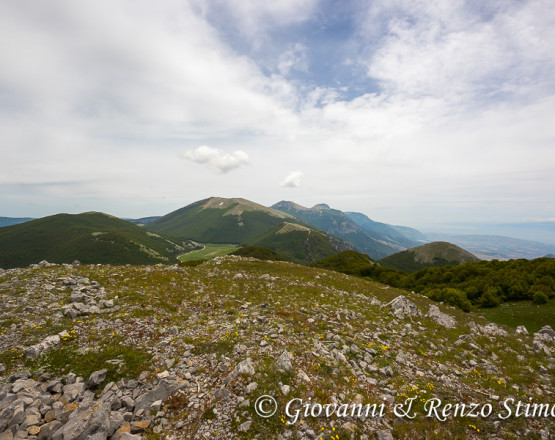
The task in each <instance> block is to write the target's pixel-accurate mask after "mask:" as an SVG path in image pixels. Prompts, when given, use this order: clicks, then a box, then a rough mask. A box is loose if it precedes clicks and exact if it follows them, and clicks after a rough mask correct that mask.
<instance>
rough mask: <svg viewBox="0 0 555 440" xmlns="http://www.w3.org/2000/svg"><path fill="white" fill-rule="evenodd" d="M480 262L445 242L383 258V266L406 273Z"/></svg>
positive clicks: (381, 262)
mask: <svg viewBox="0 0 555 440" xmlns="http://www.w3.org/2000/svg"><path fill="white" fill-rule="evenodd" d="M473 261H480V259H479V258H478V257H476V256H475V255H473V254H471V253H470V252H468V251H466V250H464V249H463V248H461V247H459V246H457V245H454V244H452V243H447V242H444V241H434V242H432V243H427V244H424V245H422V246H418V247H415V248H411V249H407V250H406V251H403V252H399V253H397V254H393V255H390V256H388V257H385V258H382V259H381V260H379V261H378V262H379V263H380V264H381V265H382V266H387V267H393V268H395V269H400V270H404V271H406V272H416V271H417V270H420V269H423V268H425V267H441V266H448V265H458V264H462V263H470V262H473Z"/></svg>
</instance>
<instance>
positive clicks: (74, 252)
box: [0, 197, 555, 267]
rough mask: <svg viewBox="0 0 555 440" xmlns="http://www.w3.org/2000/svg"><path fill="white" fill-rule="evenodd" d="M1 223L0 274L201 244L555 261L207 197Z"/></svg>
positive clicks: (316, 213) (161, 254)
mask: <svg viewBox="0 0 555 440" xmlns="http://www.w3.org/2000/svg"><path fill="white" fill-rule="evenodd" d="M0 220H1V222H0V224H10V223H12V224H11V226H5V227H0V267H14V266H24V265H28V264H31V263H36V262H38V261H40V260H42V259H47V260H50V261H52V262H71V261H72V260H73V259H78V260H80V261H82V262H98V263H110V264H124V263H132V264H150V263H154V262H171V261H175V258H176V256H177V255H178V254H180V253H185V252H187V251H190V250H192V249H197V248H199V247H200V246H202V243H213V244H217V243H220V244H236V245H251V246H257V247H266V248H270V249H272V250H273V251H275V252H278V253H279V254H281V255H283V256H284V257H286V258H287V259H289V260H290V261H293V262H296V263H301V264H310V263H313V262H315V261H318V260H319V259H322V258H326V257H329V256H331V255H333V254H335V253H338V252H341V251H345V250H357V251H360V252H362V253H364V254H366V255H368V256H369V257H370V258H371V259H373V260H381V261H382V262H383V263H381V264H386V265H387V264H392V265H394V266H393V267H396V266H395V264H398V263H391V261H399V260H403V259H404V260H406V259H407V254H401V256H397V257H395V258H394V259H393V260H387V259H385V258H387V257H389V256H391V255H393V254H397V253H399V252H403V251H405V250H407V249H411V248H417V247H418V246H420V245H422V244H423V243H426V242H427V241H432V240H438V241H449V242H452V243H454V244H457V245H459V246H461V247H463V248H465V249H467V250H468V251H471V252H473V253H474V254H475V255H476V256H477V257H479V258H486V259H491V258H499V259H508V258H520V257H522V256H523V254H525V257H526V258H537V257H541V256H544V255H548V254H553V253H555V246H550V245H542V244H541V243H535V242H528V241H524V240H516V239H511V238H507V237H498V236H452V237H450V238H452V239H447V238H444V236H439V235H432V234H429V235H424V234H422V233H421V232H420V231H418V230H416V229H413V228H409V227H406V226H394V225H388V224H385V223H380V222H377V221H374V220H372V219H370V218H369V217H367V216H366V215H364V214H362V213H358V212H342V211H340V210H337V209H333V208H331V207H329V206H328V205H326V204H318V205H315V206H313V207H312V208H307V207H303V206H301V205H299V204H296V203H294V202H291V201H281V202H278V203H276V204H275V205H273V206H271V207H266V206H263V205H260V204H258V203H254V202H252V201H249V200H245V199H241V198H221V197H210V198H208V199H204V200H200V201H198V202H194V203H192V204H190V205H187V206H185V207H183V208H180V209H178V210H175V211H173V212H171V213H169V214H166V215H164V216H151V217H144V218H140V219H126V221H124V220H122V219H117V218H115V217H113V216H110V215H107V214H102V213H85V214H78V215H69V214H58V215H55V216H50V217H45V218H42V219H36V220H28V219H26V218H18V219H11V218H6V217H4V218H0ZM13 223H19V224H13ZM199 243H201V244H200V245H199ZM434 249H436V250H438V248H437V247H436V248H434ZM413 255H414V254H413ZM435 258H436V261H435V262H434V261H426V262H425V264H426V265H432V266H433V265H435V264H436V263H438V262H443V263H444V262H445V261H448V262H455V261H456V259H450V258H444V256H443V255H442V253H441V252H440V251H439V250H438V254H437V255H435ZM419 264H420V263H419ZM411 265H412V263H411ZM413 266H414V265H412V266H411V267H413ZM414 267H416V266H414Z"/></svg>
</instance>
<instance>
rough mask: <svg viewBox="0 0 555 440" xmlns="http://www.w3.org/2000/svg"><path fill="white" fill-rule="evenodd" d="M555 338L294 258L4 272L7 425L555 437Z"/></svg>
mask: <svg viewBox="0 0 555 440" xmlns="http://www.w3.org/2000/svg"><path fill="white" fill-rule="evenodd" d="M554 343H555V332H554V331H553V330H552V329H551V328H550V327H548V326H546V327H544V328H543V329H542V330H540V332H538V333H536V334H535V335H529V334H528V332H527V331H526V329H525V328H523V327H520V328H518V329H516V331H515V330H514V329H510V328H502V327H500V326H497V325H496V324H493V323H490V322H488V321H486V320H483V319H482V318H480V317H477V316H475V315H471V314H464V313H462V312H460V311H458V310H455V309H453V308H450V307H444V306H441V305H438V304H435V303H431V302H430V301H428V300H427V299H425V298H422V297H420V296H418V295H414V294H411V293H408V292H404V291H401V290H396V289H392V288H389V287H387V286H383V285H380V284H377V283H373V282H369V281H365V280H362V279H358V278H353V277H349V276H346V275H342V274H338V273H334V272H328V271H324V270H317V269H311V268H306V267H303V266H297V265H294V264H289V263H270V262H261V261H256V260H252V259H244V258H240V257H223V258H217V259H215V260H213V261H210V262H207V263H204V264H202V265H200V266H197V267H180V266H177V265H175V266H164V265H157V266H105V265H79V264H77V263H75V264H73V265H67V264H65V265H52V264H49V263H46V262H42V263H41V264H38V265H33V266H31V267H29V268H24V269H10V270H5V271H2V270H0V440H3V439H12V438H15V439H17V438H27V439H51V438H52V439H59V440H68V439H98V440H100V439H138V438H148V439H166V438H167V439H209V438H210V439H222V440H223V439H321V440H324V439H333V440H338V439H351V438H352V439H375V438H377V439H382V440H383V439H417V438H422V439H424V438H426V439H427V438H438V439H439V438H442V439H445V438H449V439H457V438H460V439H466V438H488V439H523V438H530V439H550V438H553V433H554V432H555V423H554V422H555V402H554V398H553V385H552V384H553V382H552V381H553V375H554V372H555V359H554V357H553V353H554ZM272 399H273V401H275V404H276V406H275V407H273V406H272V405H273V404H272ZM409 403H410V405H411V406H410V407H408V406H407V405H408V404H409ZM462 404H465V405H466V407H465V408H466V413H465V411H464V410H463V411H462V413H461V412H459V413H453V410H452V409H451V410H449V408H448V405H459V410H460V405H462ZM326 405H327V407H326ZM357 405H358V406H357ZM399 405H404V406H400V407H399ZM325 408H327V410H328V411H329V412H330V414H329V417H328V416H327V415H326V409H325ZM353 408H354V410H353ZM430 408H435V410H431V409H430ZM471 408H472V413H473V412H474V410H476V411H477V414H478V416H477V417H473V416H472V415H469V414H472V413H471V412H470V409H471ZM361 409H362V411H361ZM365 409H366V412H365V411H364V410H365ZM409 409H410V410H409ZM490 409H491V411H490ZM274 410H275V413H274V414H273V415H271V416H269V417H265V416H268V415H270V413H272V411H274ZM403 411H404V415H403Z"/></svg>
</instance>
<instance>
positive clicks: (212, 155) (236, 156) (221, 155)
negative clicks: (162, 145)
mask: <svg viewBox="0 0 555 440" xmlns="http://www.w3.org/2000/svg"><path fill="white" fill-rule="evenodd" d="M181 157H182V158H184V159H188V160H191V161H193V162H196V163H199V164H204V165H208V166H210V167H212V168H215V169H216V170H218V171H219V172H220V173H227V172H228V171H231V170H233V169H235V168H239V167H240V166H242V165H246V164H248V163H249V156H248V154H247V153H245V152H244V151H241V150H237V151H234V152H233V153H225V152H223V151H222V150H220V149H217V148H211V147H208V146H206V145H201V146H200V147H197V148H195V149H194V150H188V151H185V152H184V153H183V154H182V155H181Z"/></svg>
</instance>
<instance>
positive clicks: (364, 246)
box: [272, 201, 419, 259]
mask: <svg viewBox="0 0 555 440" xmlns="http://www.w3.org/2000/svg"><path fill="white" fill-rule="evenodd" d="M272 208H274V209H276V210H279V211H282V212H284V213H287V214H289V215H291V216H294V217H296V218H298V219H300V220H302V221H304V222H305V223H307V224H310V225H312V226H314V227H315V228H318V229H320V230H321V231H324V232H327V233H328V234H330V235H334V236H336V237H339V238H342V239H343V240H345V241H347V242H348V243H351V244H352V245H353V246H354V247H355V248H356V249H358V250H359V251H361V252H363V253H365V254H367V255H369V256H370V257H372V258H375V259H378V258H382V257H386V256H388V255H391V254H393V253H395V252H399V251H402V250H404V249H406V248H407V247H412V246H417V245H418V244H419V243H417V242H415V241H412V240H410V239H408V238H407V237H405V236H403V235H402V234H401V233H399V232H397V231H396V230H394V229H393V228H391V227H389V226H388V225H385V224H383V223H382V224H380V225H383V227H382V228H381V230H380V228H378V227H373V225H372V224H373V223H375V222H372V220H370V219H369V218H368V217H366V216H365V215H364V214H357V213H354V218H355V219H356V220H355V219H353V218H351V216H349V215H348V214H347V213H344V212H342V211H339V210H337V209H332V208H330V207H329V206H328V205H326V204H319V205H316V206H313V207H312V208H305V207H304V206H301V205H298V204H296V203H294V202H288V201H281V202H279V203H276V204H275V205H273V206H272ZM359 222H360V223H359Z"/></svg>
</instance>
